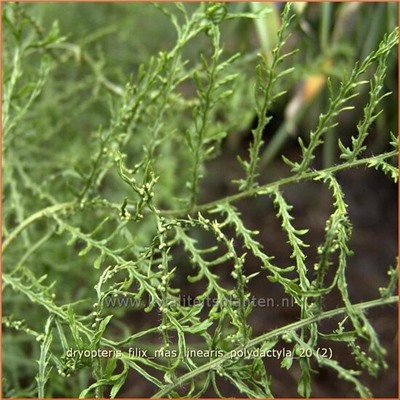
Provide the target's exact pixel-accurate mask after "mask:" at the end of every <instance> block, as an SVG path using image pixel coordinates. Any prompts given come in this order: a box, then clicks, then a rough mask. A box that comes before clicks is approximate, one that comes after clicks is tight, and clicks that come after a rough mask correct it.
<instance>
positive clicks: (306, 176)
mask: <svg viewBox="0 0 400 400" xmlns="http://www.w3.org/2000/svg"><path fill="white" fill-rule="evenodd" d="M397 154H398V152H397V151H396V150H393V151H390V152H387V153H384V154H381V155H378V156H372V157H368V158H363V159H359V160H354V161H352V162H346V163H343V164H340V165H335V166H333V167H330V168H326V169H323V170H317V171H316V170H313V171H308V172H303V173H300V174H298V175H294V176H290V177H287V178H284V179H281V180H279V181H278V182H273V183H267V184H266V185H261V186H259V187H256V188H251V189H248V190H246V191H243V192H240V193H236V194H233V195H231V196H227V197H225V198H224V202H226V203H234V202H236V201H239V200H242V199H245V198H247V197H253V196H257V195H260V194H267V193H272V192H273V191H274V190H276V189H277V188H279V187H281V186H284V185H289V184H291V183H298V182H301V181H306V180H310V179H314V178H317V177H318V176H320V175H321V174H322V173H323V174H327V175H330V174H335V173H336V172H339V171H343V170H346V169H350V168H355V167H360V166H363V165H368V164H369V163H371V162H374V160H376V159H379V160H381V161H382V160H386V159H389V158H392V157H397ZM220 202H221V199H217V200H214V201H211V202H209V203H205V204H201V205H198V206H197V207H194V208H193V209H192V210H191V212H190V214H197V213H198V212H199V211H200V212H201V211H208V210H210V209H212V208H214V207H216V206H218V204H220ZM160 214H161V215H165V216H167V215H168V216H181V215H187V209H178V210H161V211H160Z"/></svg>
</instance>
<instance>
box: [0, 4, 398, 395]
mask: <svg viewBox="0 0 400 400" xmlns="http://www.w3.org/2000/svg"><path fill="white" fill-rule="evenodd" d="M98 6H99V5H96V7H98ZM38 7H39V6H38V5H31V4H29V5H28V4H21V3H8V4H5V5H4V6H3V15H2V18H3V66H4V67H3V108H2V111H3V114H2V116H3V120H2V124H3V125H2V129H3V158H2V161H3V247H2V250H3V344H4V346H3V362H4V363H3V374H4V378H3V396H4V397H39V398H43V397H78V396H79V397H80V398H85V397H96V398H102V397H111V398H114V397H118V396H122V397H126V396H134V397H138V396H145V395H148V396H153V397H156V398H160V397H202V396H210V395H212V396H214V397H215V396H218V397H226V396H241V397H244V396H246V397H251V398H265V397H273V396H274V382H275V379H276V378H275V377H274V371H271V370H270V367H269V365H270V362H276V361H277V362H278V366H279V367H280V368H281V369H283V370H288V371H287V372H286V374H287V375H288V376H290V374H291V373H292V371H294V372H293V373H294V374H295V375H296V376H297V378H296V390H297V393H298V395H300V396H302V397H310V396H312V395H313V391H312V389H313V385H314V380H315V378H316V375H317V374H318V372H319V371H322V370H332V371H334V372H335V374H336V375H337V378H336V379H337V380H338V382H339V381H347V382H348V383H350V384H351V385H352V387H353V390H354V393H355V394H357V395H359V396H361V397H370V396H371V392H370V390H369V387H368V384H366V381H365V379H366V378H365V374H364V372H365V371H366V372H367V373H369V374H370V375H372V376H374V377H376V376H378V374H380V373H382V371H384V370H385V369H386V368H388V364H387V362H386V354H387V349H385V348H384V347H383V346H382V344H381V343H380V338H379V335H378V333H377V331H376V329H375V328H374V325H373V322H372V320H371V319H370V318H369V316H368V312H369V311H370V310H373V309H375V308H377V307H379V308H380V309H381V308H382V307H384V306H385V307H389V306H390V307H392V308H393V306H394V305H395V304H396V303H397V301H398V297H397V296H396V295H395V293H394V292H395V288H396V283H397V262H396V265H392V266H391V267H388V268H389V269H388V275H389V278H388V279H387V282H386V286H385V287H380V288H378V287H377V288H376V293H372V294H371V297H370V298H369V299H365V301H362V302H355V301H354V294H352V293H354V288H353V287H352V286H353V285H354V282H353V281H351V280H350V279H349V277H348V274H349V268H350V265H351V258H353V259H354V258H357V256H358V254H353V251H352V249H351V237H352V217H351V215H350V213H349V209H348V205H347V203H346V193H345V190H344V188H343V185H342V183H341V179H342V178H341V177H342V176H346V175H349V174H352V171H354V170H355V169H357V168H366V169H376V170H378V171H379V172H380V173H381V179H382V180H391V181H394V182H397V176H398V170H397V167H396V165H395V162H396V158H397V155H398V142H397V137H396V135H395V134H394V133H392V134H391V135H389V134H388V133H387V132H384V133H382V134H383V135H386V136H385V138H386V139H385V140H386V141H387V146H385V148H384V150H383V151H381V152H378V153H374V154H371V153H370V152H369V135H370V131H371V129H372V128H373V126H374V123H375V122H376V120H377V119H378V118H379V116H380V113H381V112H382V104H383V103H384V101H386V98H387V96H389V94H390V93H388V91H387V90H386V75H387V71H388V66H389V65H390V59H391V58H392V57H393V52H394V51H395V47H396V45H397V42H398V31H397V29H393V30H392V31H390V32H387V33H385V35H384V36H383V38H382V39H381V41H380V43H379V45H378V46H377V48H376V49H373V50H372V51H371V52H370V53H369V54H368V55H367V56H366V57H365V58H364V59H362V60H360V61H358V62H355V63H347V64H344V65H342V67H343V68H341V71H340V73H339V72H338V71H336V72H335V73H334V74H333V75H332V77H331V78H330V79H329V80H328V83H327V88H328V93H327V96H328V98H329V100H328V106H327V107H326V109H325V110H324V111H323V112H322V113H321V114H320V116H319V118H318V121H317V123H316V126H315V127H314V128H313V129H312V130H311V132H310V133H309V134H306V135H300V136H299V138H298V144H299V151H298V152H295V153H294V154H295V156H294V157H291V156H288V155H285V154H283V160H284V161H285V163H286V164H287V166H288V167H289V170H288V169H287V170H286V172H285V173H284V175H281V176H280V177H278V178H274V177H273V175H272V178H271V177H269V175H268V174H269V168H270V167H268V168H266V167H265V165H264V164H263V162H262V158H263V152H264V151H265V148H266V146H268V144H267V145H266V144H265V143H264V142H265V134H266V131H267V129H268V126H269V124H270V122H271V120H272V114H271V113H272V111H273V110H274V107H275V106H276V105H277V104H278V105H279V102H280V101H282V99H283V98H284V97H285V93H287V91H288V90H290V88H291V85H293V82H294V79H293V74H295V67H294V66H293V63H294V61H293V60H295V57H296V55H297V54H298V53H301V51H302V50H303V49H302V48H301V45H300V44H299V43H298V41H297V42H296V41H294V43H293V42H291V38H292V37H293V36H291V35H295V32H296V29H298V27H299V26H302V23H301V18H302V17H301V15H300V14H299V12H298V10H297V11H296V9H295V10H293V7H292V5H291V4H287V5H286V6H285V7H284V9H283V10H282V13H281V16H280V24H279V25H280V27H279V29H278V30H277V31H276V32H275V33H276V39H274V41H273V43H274V47H273V48H272V49H264V50H265V51H264V52H263V54H258V55H257V54H256V52H248V53H244V54H243V52H242V53H236V52H235V51H233V52H232V51H230V50H226V49H225V44H224V39H223V38H224V37H225V36H224V35H225V34H226V32H227V31H228V28H229V27H231V26H233V27H235V24H237V25H236V26H240V24H244V25H243V26H247V27H248V26H250V27H251V24H252V23H253V22H254V21H257V24H258V26H259V23H260V21H263V18H268V16H269V15H270V14H271V13H276V9H275V8H274V7H275V6H271V5H269V6H268V5H266V6H265V7H261V6H260V7H254V8H252V9H251V10H247V9H245V8H243V7H241V6H240V5H234V4H230V5H227V4H224V3H200V4H198V5H196V6H191V5H182V4H180V3H174V4H166V5H162V4H161V3H157V4H155V8H154V10H155V11H154V12H155V13H159V14H155V15H158V16H157V18H166V19H167V20H168V21H169V22H170V23H171V26H172V27H173V29H174V33H175V39H174V43H173V44H172V45H171V46H169V47H168V48H167V50H162V51H160V52H158V53H157V54H155V55H153V56H151V57H150V58H149V60H148V61H147V62H146V64H142V65H140V66H138V68H137V70H136V71H135V74H134V76H131V77H129V78H127V73H126V71H123V70H122V69H121V70H116V69H115V67H114V66H113V67H112V68H111V67H110V66H109V62H108V60H107V53H106V52H103V51H102V50H101V49H100V48H99V47H96V43H98V42H101V39H102V38H103V36H106V35H108V34H109V31H113V29H112V27H111V28H110V30H109V31H108V28H107V27H106V28H104V27H102V28H100V29H99V31H95V32H94V33H91V34H90V35H89V36H82V37H77V38H76V39H75V41H73V40H72V39H74V38H73V37H72V38H67V37H66V36H63V35H62V34H61V32H60V28H59V26H58V24H57V23H54V24H53V25H52V27H51V28H50V30H49V31H47V30H46V28H45V27H44V25H42V23H41V22H40V20H39V19H38V18H37V16H36V14H37V11H38V9H39V8H38ZM59 7H61V8H62V7H65V6H64V5H59ZM77 7H83V5H80V4H79V5H78V6H77ZM85 7H86V6H85ZM110 7H117V5H114V4H113V5H110ZM118 7H125V6H123V5H118ZM126 7H128V8H129V9H130V8H132V9H135V7H137V8H136V10H139V11H140V10H142V11H143V10H148V9H149V8H150V7H153V6H151V5H148V4H141V5H136V4H135V5H134V4H129V5H126ZM140 7H142V8H140ZM160 16H161V17H160ZM299 21H300V24H299ZM261 23H262V22H261ZM225 29H227V30H225ZM102 43H103V45H104V46H106V42H102ZM294 44H295V45H296V46H295V47H296V48H294ZM192 48H199V49H201V50H200V52H199V54H197V53H196V52H193V51H192V52H191V51H190V50H191V49H192ZM110 51H111V50H110ZM116 54H117V55H118V54H119V53H116ZM131 56H132V54H130V55H129V57H131ZM113 68H114V69H113ZM368 76H371V78H370V79H369V78H368ZM66 82H68V84H66ZM249 82H251V84H249ZM368 85H369V86H368ZM366 86H368V87H369V89H368V90H367V96H364V95H363V90H364V87H366ZM89 90H90V91H91V92H89ZM359 98H360V101H362V102H364V105H363V106H361V105H360V103H358V102H356V101H355V100H357V101H358V99H359ZM244 108H245V109H244ZM355 108H360V109H363V112H362V114H363V115H361V117H360V120H359V122H358V124H357V127H356V130H355V131H354V132H350V133H347V134H346V136H343V137H341V138H340V139H339V140H338V141H337V149H338V150H337V151H339V152H340V156H339V157H338V159H337V161H336V162H335V163H334V164H333V165H331V166H329V167H321V164H320V160H319V158H320V156H321V152H320V149H321V147H322V146H324V143H325V141H326V140H327V135H329V134H330V133H331V132H332V129H333V128H334V127H338V128H340V127H341V124H342V116H343V115H344V114H345V113H346V112H347V111H348V110H353V109H355ZM251 118H255V121H256V122H255V124H254V126H253V129H252V130H251V135H250V139H249V145H248V146H249V147H248V152H243V151H240V150H238V151H237V154H236V155H237V156H238V160H230V161H229V163H232V162H235V163H237V165H239V166H240V167H241V168H242V170H241V172H240V175H238V176H237V177H236V179H234V183H233V184H232V186H230V192H229V193H226V192H225V193H223V194H222V195H215V194H214V195H213V194H212V193H211V190H210V191H209V190H208V186H207V185H208V184H209V182H211V181H212V176H213V175H217V174H220V173H221V171H215V170H213V169H212V168H211V166H212V165H216V164H212V163H215V162H217V161H218V160H221V159H222V160H223V161H222V163H220V164H218V165H219V166H220V167H219V168H221V165H222V166H223V165H225V164H224V163H225V162H228V161H227V159H226V158H224V157H226V156H225V153H226V148H227V143H229V140H230V137H231V136H232V135H235V133H237V131H235V129H236V128H237V127H238V126H239V127H240V126H243V125H246V124H247V125H248V126H250V125H251ZM349 137H350V140H349V139H348V138H349ZM389 142H390V143H389ZM229 165H231V164H229ZM222 168H227V170H228V169H229V167H222ZM271 168H272V167H271ZM227 170H226V171H225V172H227ZM222 172H224V171H222ZM307 182H313V183H314V184H315V185H318V187H319V188H320V189H318V190H321V191H323V190H326V191H329V193H330V194H329V197H330V212H329V215H327V218H326V221H325V230H324V232H323V234H322V235H321V237H320V238H319V243H318V244H317V245H315V246H314V247H315V248H314V249H313V250H315V251H314V253H315V254H314V256H312V255H310V254H312V253H310V248H309V243H308V242H307V238H308V232H309V229H308V228H307V226H303V227H302V226H301V225H300V224H299V223H298V218H297V216H298V214H296V209H295V207H294V206H293V204H291V201H290V199H289V196H287V195H286V190H287V188H288V187H291V186H295V187H296V188H297V189H296V190H298V192H299V193H302V188H303V187H305V185H306V183H307ZM210 193H211V196H212V197H210ZM253 206H254V207H257V208H258V209H259V210H260V220H261V219H262V218H263V216H264V215H265V214H266V213H267V214H269V215H274V216H275V217H276V219H277V221H278V222H279V225H280V229H281V233H283V235H284V236H285V239H284V241H286V243H287V244H288V246H289V247H290V253H291V254H290V258H289V259H288V260H286V262H285V263H280V262H279V261H278V260H276V259H275V258H274V257H273V255H274V250H276V249H273V248H268V246H267V245H265V244H264V243H263V230H268V227H266V226H263V225H262V224H261V223H260V224H259V225H258V227H257V229H255V228H253V227H250V226H249V225H248V223H247V220H246V216H245V215H244V214H245V212H246V209H247V208H248V207H253ZM360 207H362V205H360ZM283 246H284V245H283ZM350 256H352V257H350ZM381 267H384V266H380V268H381ZM255 282H257V286H258V287H261V288H263V289H262V291H263V293H264V294H267V293H268V291H270V290H274V289H271V288H277V289H278V290H279V291H281V293H284V295H285V296H286V299H287V300H288V301H289V303H288V304H291V305H292V308H293V318H292V320H291V321H289V322H288V323H286V324H283V325H282V326H278V327H276V328H272V329H271V328H268V324H266V325H265V326H264V324H262V330H261V331H260V329H259V328H257V329H256V328H255V326H254V318H265V317H264V316H266V318H268V313H269V311H270V310H269V309H268V307H267V306H265V298H264V297H260V296H258V297H257V296H255V295H254V293H252V290H253V289H252V288H254V285H255ZM378 289H379V290H378ZM332 299H336V300H335V302H336V304H335V306H333V307H330V306H328V305H329V304H330V303H331V300H332ZM278 307H279V305H278ZM343 352H345V353H346V354H347V353H348V354H351V357H350V359H346V360H343V357H342V354H343ZM271 360H274V361H271ZM278 369H279V368H278ZM332 386H333V385H332ZM289 394H290V393H289ZM350 395H353V394H351V393H350ZM330 396H335V391H334V388H333V387H332V392H331V393H330Z"/></svg>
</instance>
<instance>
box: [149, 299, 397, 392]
mask: <svg viewBox="0 0 400 400" xmlns="http://www.w3.org/2000/svg"><path fill="white" fill-rule="evenodd" d="M398 301H399V297H398V296H391V297H388V298H387V299H375V300H370V301H366V302H363V303H358V304H355V305H353V307H354V309H356V310H358V311H361V310H367V309H370V308H373V307H379V306H384V305H388V304H393V303H397V302H398ZM346 312H347V308H346V307H341V308H337V309H334V310H329V311H326V312H324V313H322V314H320V315H318V316H314V317H310V318H307V319H303V320H301V321H297V322H293V323H292V324H289V325H286V326H283V327H281V328H278V329H274V330H273V331H271V332H267V333H264V334H263V335H260V336H258V337H256V338H254V339H252V340H250V341H249V342H248V343H247V345H246V346H238V347H237V348H235V349H233V350H231V351H230V352H228V353H226V354H225V355H224V356H223V357H221V358H216V359H214V360H212V361H210V362H208V363H206V364H204V365H202V366H200V367H199V368H197V369H196V370H193V371H190V372H188V373H186V374H185V375H182V376H181V377H180V378H178V379H177V380H176V382H174V383H172V384H170V385H167V386H165V387H164V388H163V389H161V390H160V391H158V392H157V393H156V394H155V395H154V396H153V397H152V398H161V397H164V396H166V395H168V394H169V393H170V392H171V390H173V389H175V388H177V387H180V386H182V385H183V384H184V383H185V382H187V381H189V380H191V379H193V378H195V377H196V376H197V375H200V374H202V373H204V372H206V371H209V370H212V369H216V368H217V367H218V366H220V365H221V364H223V363H224V362H225V361H227V360H229V359H231V358H232V357H233V355H234V354H236V353H237V352H238V350H244V349H250V348H252V347H254V346H257V345H260V344H262V343H264V342H266V341H268V340H271V339H273V338H276V337H277V336H279V335H282V334H285V333H287V332H288V331H295V330H297V329H300V328H302V327H305V326H307V325H310V324H313V323H316V322H320V321H322V320H325V319H328V318H333V317H336V316H337V315H341V314H344V313H346Z"/></svg>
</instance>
